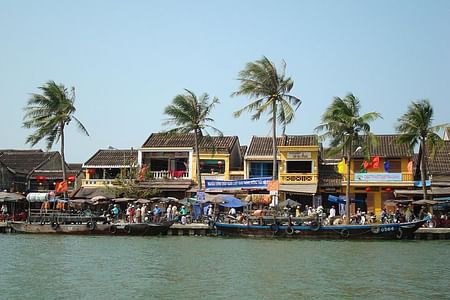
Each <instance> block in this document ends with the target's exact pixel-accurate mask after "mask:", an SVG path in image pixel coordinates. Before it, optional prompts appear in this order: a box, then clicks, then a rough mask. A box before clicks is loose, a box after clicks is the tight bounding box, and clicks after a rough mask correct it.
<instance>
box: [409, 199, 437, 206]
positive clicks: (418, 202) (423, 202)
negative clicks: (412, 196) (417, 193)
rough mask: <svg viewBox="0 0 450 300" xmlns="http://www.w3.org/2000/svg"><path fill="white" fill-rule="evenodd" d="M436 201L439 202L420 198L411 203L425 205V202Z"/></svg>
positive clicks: (431, 203)
mask: <svg viewBox="0 0 450 300" xmlns="http://www.w3.org/2000/svg"><path fill="white" fill-rule="evenodd" d="M437 203H439V202H438V201H435V200H427V199H421V200H417V201H413V203H412V204H417V205H425V204H429V205H434V204H437Z"/></svg>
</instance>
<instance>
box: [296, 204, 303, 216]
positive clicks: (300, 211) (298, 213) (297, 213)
mask: <svg viewBox="0 0 450 300" xmlns="http://www.w3.org/2000/svg"><path fill="white" fill-rule="evenodd" d="M301 214H302V210H301V209H300V205H297V207H296V208H295V217H296V218H300V216H301Z"/></svg>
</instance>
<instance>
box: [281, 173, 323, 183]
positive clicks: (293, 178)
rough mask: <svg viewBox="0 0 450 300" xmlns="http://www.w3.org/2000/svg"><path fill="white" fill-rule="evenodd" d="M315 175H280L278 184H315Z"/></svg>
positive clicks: (316, 177)
mask: <svg viewBox="0 0 450 300" xmlns="http://www.w3.org/2000/svg"><path fill="white" fill-rule="evenodd" d="M317 181H318V175H317V173H281V174H280V183H285V184H317Z"/></svg>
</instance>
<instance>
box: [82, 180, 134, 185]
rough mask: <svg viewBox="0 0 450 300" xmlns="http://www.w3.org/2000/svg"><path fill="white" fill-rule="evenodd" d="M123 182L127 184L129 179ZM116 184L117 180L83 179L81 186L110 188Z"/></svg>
mask: <svg viewBox="0 0 450 300" xmlns="http://www.w3.org/2000/svg"><path fill="white" fill-rule="evenodd" d="M123 181H124V182H129V181H130V179H124V180H123ZM116 183H117V179H83V180H82V181H81V185H82V186H112V185H115V184H116Z"/></svg>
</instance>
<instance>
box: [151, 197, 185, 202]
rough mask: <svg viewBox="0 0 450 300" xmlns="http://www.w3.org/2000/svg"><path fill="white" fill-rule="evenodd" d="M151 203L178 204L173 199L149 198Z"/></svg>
mask: <svg viewBox="0 0 450 300" xmlns="http://www.w3.org/2000/svg"><path fill="white" fill-rule="evenodd" d="M150 200H151V201H152V202H159V203H170V202H177V203H178V202H179V200H178V199H177V198H175V197H153V198H150Z"/></svg>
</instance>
